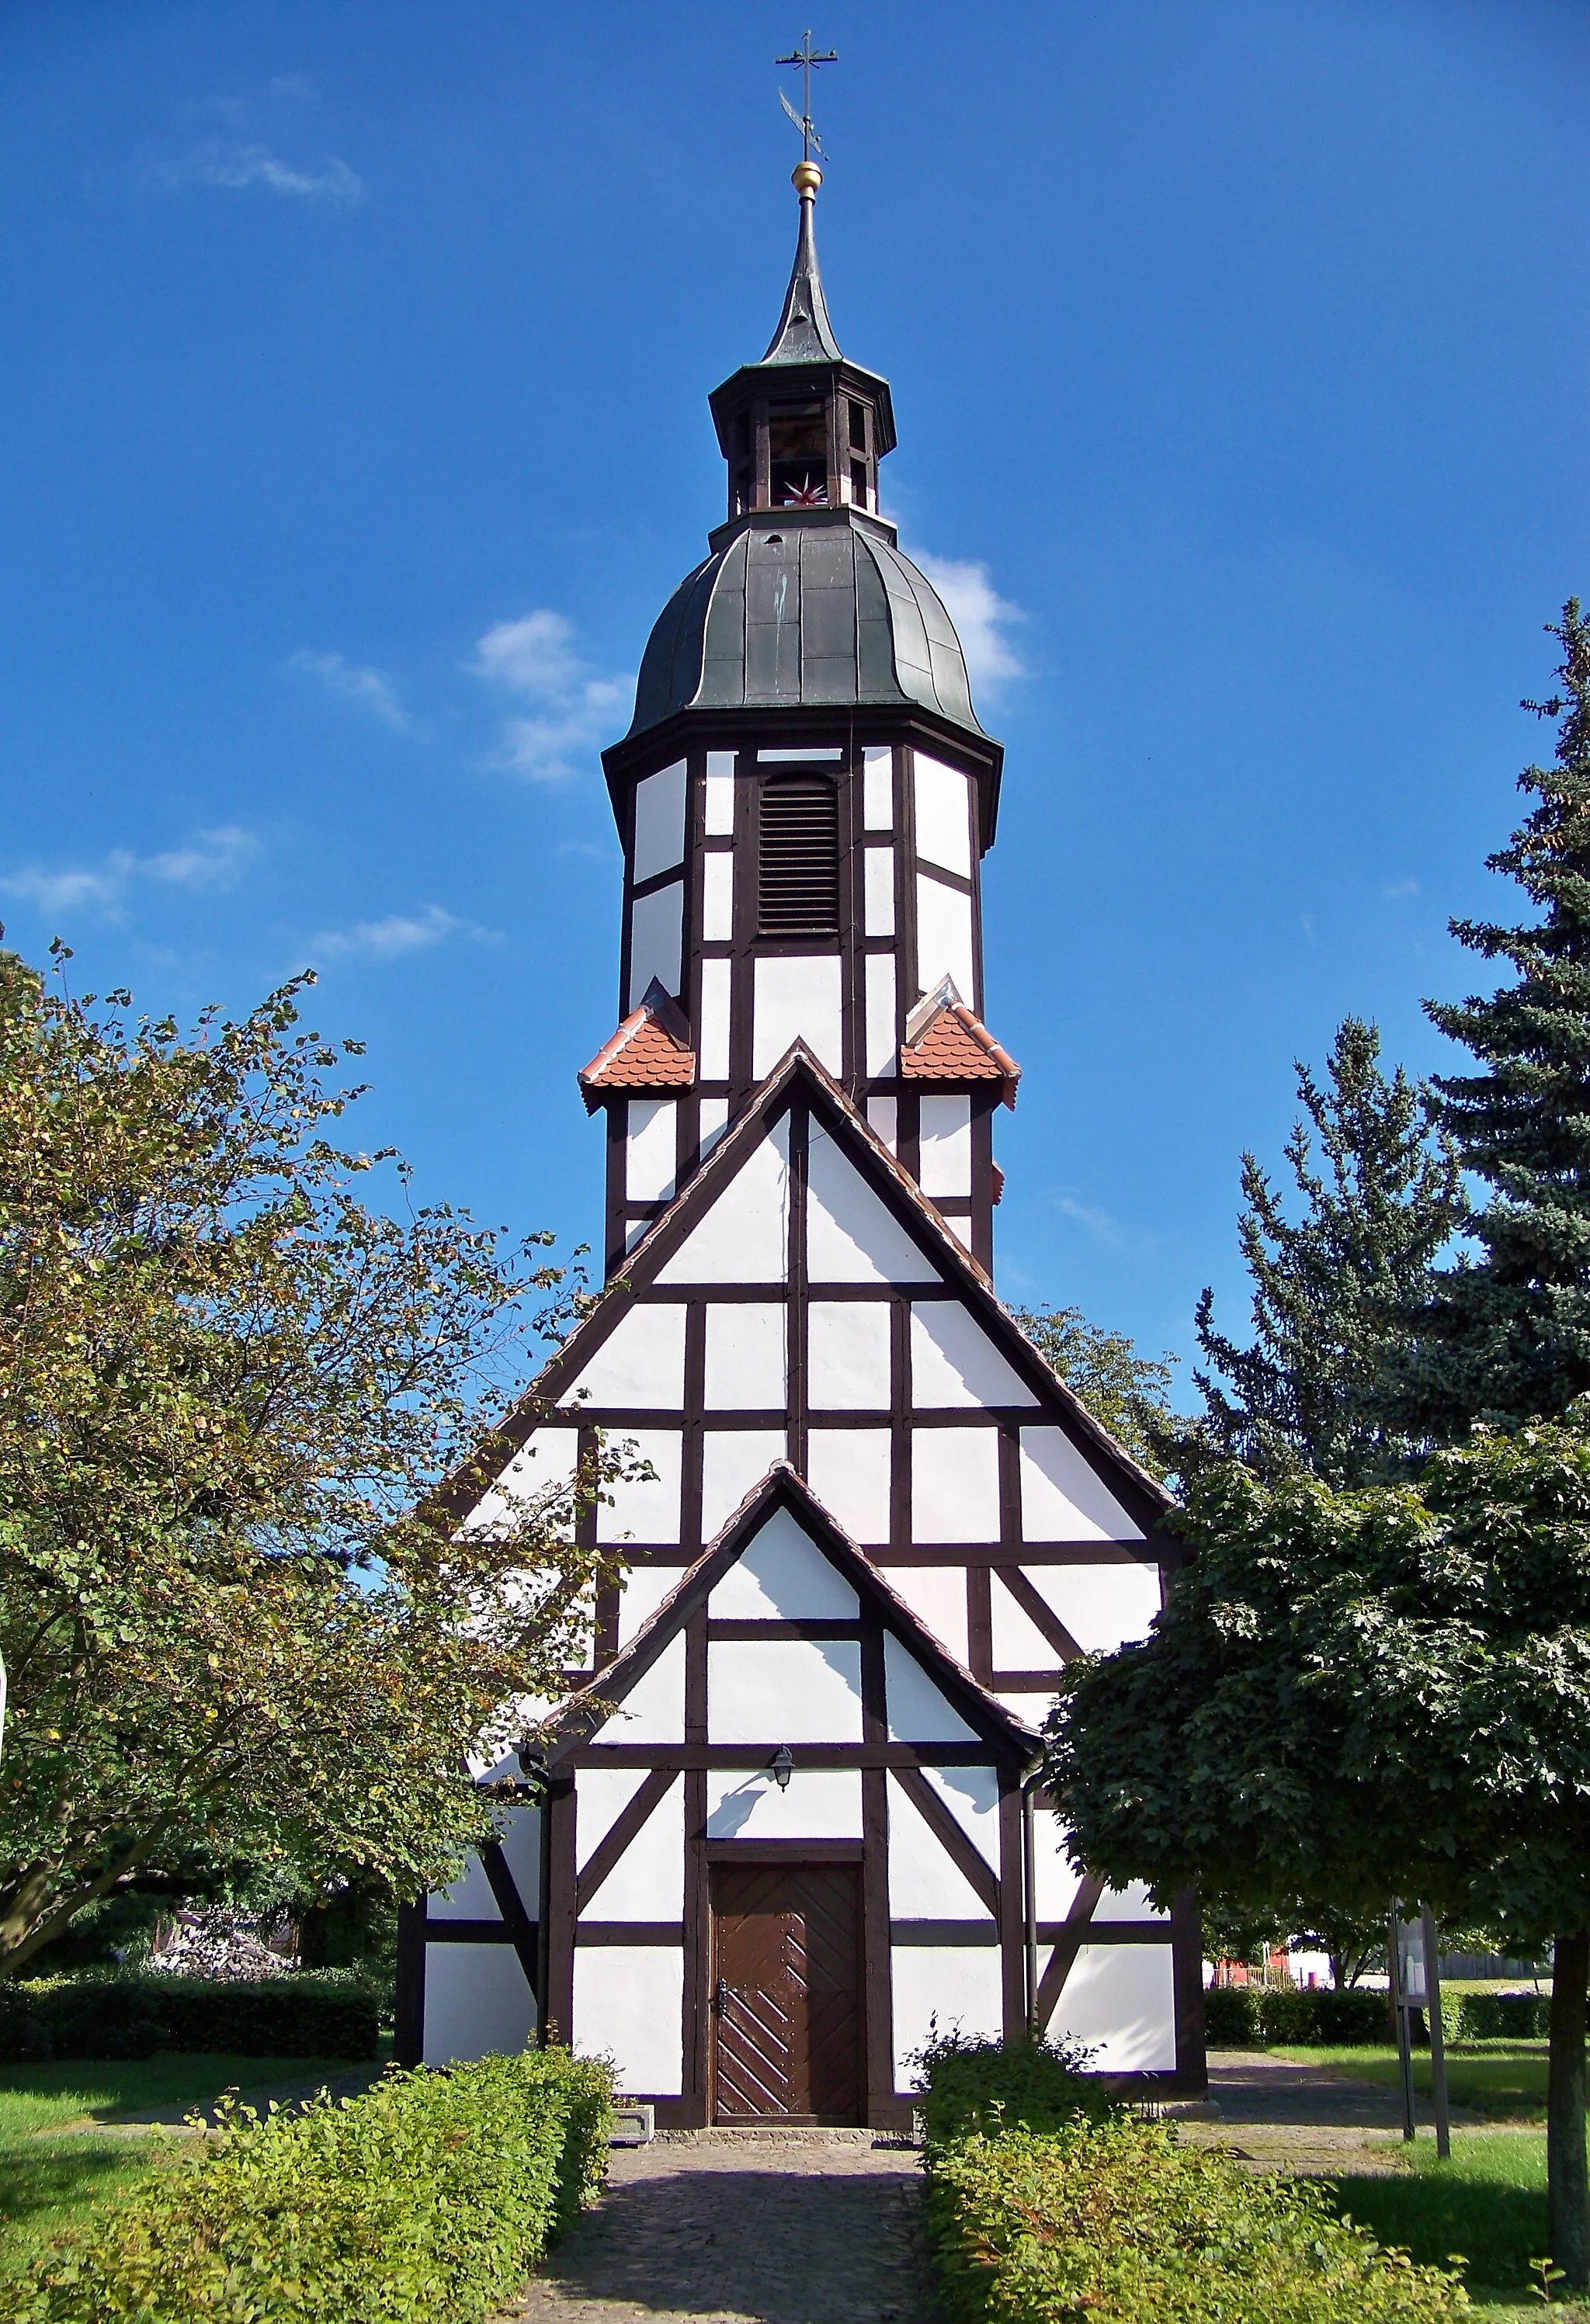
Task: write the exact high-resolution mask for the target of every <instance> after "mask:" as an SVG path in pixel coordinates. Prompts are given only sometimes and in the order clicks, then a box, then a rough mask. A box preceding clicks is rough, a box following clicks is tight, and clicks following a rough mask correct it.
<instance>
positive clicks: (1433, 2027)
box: [1391, 1903, 1452, 2160]
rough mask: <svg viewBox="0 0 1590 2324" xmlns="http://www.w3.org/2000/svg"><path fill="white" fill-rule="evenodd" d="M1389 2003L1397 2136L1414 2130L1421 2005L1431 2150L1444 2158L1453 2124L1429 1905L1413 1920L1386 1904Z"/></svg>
mask: <svg viewBox="0 0 1590 2324" xmlns="http://www.w3.org/2000/svg"><path fill="white" fill-rule="evenodd" d="M1391 2006H1392V2008H1393V2009H1394V2011H1395V2012H1396V2018H1397V2056H1398V2061H1399V2063H1400V2067H1401V2070H1402V2135H1403V2137H1404V2138H1405V2139H1410V2138H1412V2137H1413V2135H1414V2134H1415V2126H1416V2117H1415V2114H1414V2106H1413V2015H1414V2012H1415V2011H1416V2010H1423V2011H1424V2013H1425V2017H1426V2021H1427V2023H1428V2026H1429V2035H1430V2082H1431V2088H1432V2095H1433V2097H1434V2100H1435V2116H1436V2153H1437V2154H1438V2155H1439V2156H1440V2157H1441V2158H1442V2159H1443V2160H1445V2159H1446V2157H1447V2155H1449V2154H1450V2153H1451V2152H1452V2129H1451V2122H1450V2118H1449V2116H1448V2112H1447V2040H1446V2034H1445V2032H1444V2030H1443V2028H1442V2024H1441V1970H1440V1957H1439V1949H1438V1941H1437V1932H1436V1916H1435V1914H1433V1913H1432V1912H1431V1910H1430V1908H1429V1906H1428V1904H1426V1905H1423V1906H1422V1907H1421V1908H1420V1911H1419V1918H1418V1919H1417V1920H1416V1921H1405V1920H1404V1919H1403V1918H1402V1910H1401V1906H1400V1904H1396V1903H1393V1904H1392V1906H1391Z"/></svg>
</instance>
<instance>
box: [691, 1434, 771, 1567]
mask: <svg viewBox="0 0 1590 2324" xmlns="http://www.w3.org/2000/svg"><path fill="white" fill-rule="evenodd" d="M787 1450H788V1439H787V1438H786V1436H785V1434H784V1432H783V1430H782V1429H781V1428H708V1429H707V1430H706V1431H705V1432H704V1433H703V1434H702V1438H701V1538H702V1540H703V1541H710V1540H711V1539H712V1537H713V1535H714V1534H716V1533H718V1532H720V1531H721V1529H722V1528H723V1527H724V1526H726V1524H727V1523H728V1521H729V1519H730V1518H731V1517H733V1516H734V1514H735V1510H736V1509H737V1508H739V1506H740V1504H741V1502H742V1501H743V1500H744V1498H745V1496H746V1494H747V1493H748V1492H749V1491H750V1490H751V1489H752V1487H753V1485H760V1484H761V1482H762V1480H763V1478H764V1477H765V1476H766V1474H767V1472H768V1471H769V1470H770V1469H771V1468H772V1465H773V1462H775V1461H781V1460H782V1459H783V1458H784V1455H785V1452H786V1451H787Z"/></svg>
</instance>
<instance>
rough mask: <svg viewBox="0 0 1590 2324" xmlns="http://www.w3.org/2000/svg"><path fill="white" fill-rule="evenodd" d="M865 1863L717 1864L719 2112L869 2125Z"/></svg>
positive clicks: (722, 2116)
mask: <svg viewBox="0 0 1590 2324" xmlns="http://www.w3.org/2000/svg"><path fill="white" fill-rule="evenodd" d="M860 1891H861V1881H860V1867H859V1866H857V1865H853V1864H791V1865H788V1866H786V1865H781V1864H716V1865H714V1867H713V1868H712V1904H713V1914H712V1932H713V1948H712V1950H713V1996H712V2028H713V2034H712V2052H713V2056H712V2095H713V2119H714V2120H715V2121H716V2122H756V2121H763V2122H765V2121H768V2120H769V2119H772V2120H794V2121H805V2122H833V2123H854V2124H859V2123H861V2122H862V2121H863V2119H864V2107H863V2104H862V2092H863V2087H864V2085H863V2078H862V1983H861V1964H862V1953H861V1893H860Z"/></svg>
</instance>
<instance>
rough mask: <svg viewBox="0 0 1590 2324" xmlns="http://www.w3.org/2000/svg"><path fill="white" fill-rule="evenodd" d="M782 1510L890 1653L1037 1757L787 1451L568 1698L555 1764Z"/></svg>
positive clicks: (1034, 1740)
mask: <svg viewBox="0 0 1590 2324" xmlns="http://www.w3.org/2000/svg"><path fill="white" fill-rule="evenodd" d="M781 1510H785V1511H788V1512H789V1514H790V1516H791V1517H793V1518H794V1520H795V1523H796V1524H797V1526H799V1527H800V1531H801V1533H802V1534H803V1535H805V1537H806V1538H807V1540H808V1541H809V1542H810V1543H811V1544H812V1545H814V1547H815V1548H816V1549H817V1551H818V1553H819V1554H820V1555H821V1556H822V1558H823V1559H824V1560H825V1562H826V1563H827V1565H828V1566H829V1567H830V1568H831V1569H832V1571H833V1572H834V1573H835V1574H836V1575H837V1577H838V1580H839V1581H840V1582H842V1583H843V1584H844V1585H845V1586H846V1588H847V1589H848V1590H850V1591H854V1593H855V1597H856V1599H857V1600H859V1602H860V1605H861V1607H862V1608H863V1609H864V1610H865V1611H868V1612H871V1613H873V1614H874V1615H876V1617H877V1618H878V1619H879V1620H880V1622H881V1623H882V1625H883V1634H884V1642H885V1653H886V1655H887V1656H888V1659H889V1661H890V1662H892V1663H895V1664H896V1665H898V1658H899V1657H901V1655H903V1656H904V1657H905V1658H906V1660H907V1662H908V1663H909V1664H910V1665H914V1667H915V1668H916V1669H917V1670H919V1671H920V1672H921V1673H922V1674H923V1675H924V1677H925V1678H926V1679H927V1680H928V1681H929V1683H930V1684H931V1685H932V1686H933V1687H934V1688H935V1689H936V1690H937V1691H938V1694H939V1695H941V1696H942V1697H943V1698H944V1699H945V1701H947V1702H948V1704H949V1706H950V1709H951V1711H953V1712H955V1713H956V1714H957V1717H958V1719H959V1720H963V1721H964V1722H965V1724H966V1728H967V1729H969V1730H970V1735H971V1738H973V1739H974V1740H975V1741H976V1742H980V1743H982V1744H984V1745H985V1746H986V1747H987V1748H990V1749H992V1750H994V1752H996V1753H997V1754H998V1755H999V1756H1000V1757H1002V1758H1008V1759H1009V1760H1011V1761H1012V1762H1013V1763H1015V1764H1017V1765H1020V1766H1023V1767H1024V1766H1028V1765H1030V1764H1031V1760H1032V1758H1033V1757H1034V1755H1035V1754H1036V1752H1037V1751H1038V1749H1039V1748H1040V1738H1039V1737H1038V1735H1037V1734H1036V1733H1035V1732H1034V1731H1033V1729H1031V1728H1030V1727H1028V1726H1026V1725H1024V1724H1023V1722H1022V1721H1021V1720H1019V1719H1017V1718H1015V1717H1014V1716H1013V1715H1012V1712H1010V1711H1007V1710H1006V1709H1005V1707H1004V1705H1003V1703H1002V1702H1001V1701H999V1700H998V1698H997V1697H996V1696H994V1695H992V1694H990V1693H989V1692H988V1691H987V1690H986V1688H985V1687H982V1686H979V1685H978V1683H977V1682H976V1680H975V1678H974V1677H973V1676H972V1674H971V1673H970V1671H968V1670H966V1668H965V1667H964V1665H961V1664H960V1663H958V1662H957V1661H956V1659H955V1657H954V1655H950V1654H948V1653H947V1652H946V1650H945V1648H944V1647H943V1646H940V1645H939V1643H938V1639H937V1638H936V1637H934V1636H933V1634H932V1632H931V1631H930V1630H929V1629H927V1628H925V1627H924V1625H923V1624H922V1622H921V1620H920V1618H919V1617H918V1616H917V1615H916V1614H914V1613H913V1612H912V1611H911V1608H910V1607H909V1606H908V1605H907V1604H906V1602H905V1600H904V1599H903V1598H901V1596H899V1594H898V1593H897V1592H896V1591H893V1590H892V1589H891V1588H890V1586H889V1584H888V1582H885V1580H884V1579H883V1575H882V1574H881V1573H880V1572H879V1571H878V1569H877V1567H876V1566H875V1565H874V1563H873V1562H872V1560H871V1558H870V1557H868V1556H867V1555H866V1554H865V1552H864V1551H863V1550H861V1549H858V1548H857V1547H856V1545H855V1542H853V1541H852V1540H851V1538H850V1536H849V1535H848V1534H846V1532H845V1530H844V1528H843V1527H842V1526H838V1525H837V1524H836V1523H835V1521H834V1519H833V1518H832V1517H830V1516H829V1515H828V1512H827V1509H825V1508H824V1507H823V1505H822V1503H821V1502H820V1501H819V1500H818V1498H817V1496H816V1494H815V1493H814V1492H812V1490H811V1489H810V1487H809V1485H807V1483H806V1482H805V1480H803V1479H802V1478H801V1477H800V1475H798V1473H797V1472H796V1471H795V1470H793V1469H792V1468H791V1467H790V1464H789V1462H787V1461H780V1462H776V1463H775V1464H774V1466H773V1467H772V1469H771V1470H770V1471H769V1472H768V1474H767V1475H766V1476H765V1477H764V1478H763V1480H762V1482H761V1483H760V1484H759V1485H758V1486H756V1488H755V1489H754V1490H753V1491H752V1492H750V1493H748V1494H747V1495H746V1497H745V1499H744V1500H743V1501H742V1502H741V1504H740V1506H739V1508H737V1509H736V1510H735V1514H734V1516H733V1517H731V1518H730V1519H729V1521H728V1523H727V1524H726V1526H724V1528H723V1530H722V1531H721V1532H720V1533H719V1534H718V1535H717V1536H716V1539H715V1540H714V1541H712V1542H711V1543H709V1544H708V1545H707V1548H706V1549H704V1550H703V1551H702V1553H701V1554H700V1556H699V1557H698V1559H697V1560H696V1562H695V1563H694V1564H693V1565H692V1566H690V1567H689V1569H688V1570H687V1571H686V1572H685V1573H684V1574H683V1575H682V1576H681V1577H680V1579H679V1582H678V1583H677V1584H676V1585H675V1587H674V1588H673V1589H672V1590H671V1591H670V1592H669V1594H668V1596H667V1597H666V1598H665V1599H664V1600H663V1601H662V1603H661V1605H660V1606H659V1607H658V1609H657V1610H656V1612H655V1613H654V1614H652V1616H651V1617H650V1618H649V1619H648V1620H647V1621H645V1622H644V1623H643V1624H642V1627H641V1628H640V1629H639V1630H637V1631H636V1633H635V1635H634V1637H633V1638H632V1639H631V1640H630V1642H629V1644H628V1646H625V1647H624V1648H623V1649H622V1651H621V1652H620V1653H619V1655H617V1656H616V1658H615V1660H614V1661H613V1662H612V1663H610V1664H609V1665H607V1667H606V1669H605V1670H604V1671H603V1673H602V1674H601V1676H600V1678H598V1679H597V1680H596V1683H594V1684H593V1685H592V1686H590V1687H588V1688H587V1689H585V1690H584V1691H583V1692H581V1693H579V1694H577V1695H575V1696H573V1697H572V1698H571V1699H570V1701H569V1702H568V1703H567V1704H566V1705H565V1706H564V1708H563V1710H562V1711H561V1712H560V1713H559V1717H558V1720H557V1721H556V1732H557V1735H558V1737H559V1740H558V1741H557V1742H556V1743H554V1744H553V1745H552V1746H551V1748H550V1760H551V1764H552V1765H553V1766H556V1765H557V1764H558V1762H559V1759H560V1758H563V1757H567V1756H568V1754H569V1752H571V1751H575V1750H578V1748H580V1747H581V1746H582V1745H583V1744H585V1743H587V1742H588V1741H589V1740H590V1739H591V1738H592V1736H593V1735H594V1734H595V1733H596V1730H597V1729H600V1728H601V1727H602V1726H604V1725H605V1723H606V1721H607V1720H608V1719H610V1718H611V1716H612V1715H613V1712H614V1711H615V1708H616V1707H618V1706H619V1705H621V1704H624V1703H626V1702H628V1701H630V1700H631V1698H632V1697H633V1695H634V1693H635V1692H637V1690H639V1691H641V1692H642V1693H644V1692H645V1688H646V1682H647V1681H648V1679H649V1678H650V1677H651V1674H652V1673H653V1671H655V1670H657V1669H659V1668H660V1666H661V1665H663V1664H664V1662H665V1661H667V1660H668V1659H669V1658H670V1656H677V1655H678V1653H679V1650H680V1647H681V1646H682V1636H683V1631H684V1628H685V1625H686V1623H687V1622H688V1621H689V1618H690V1617H691V1615H692V1614H694V1613H695V1612H696V1611H697V1610H698V1608H700V1607H702V1606H704V1605H705V1604H706V1602H707V1600H708V1599H709V1598H710V1597H711V1595H712V1593H713V1591H715V1590H716V1587H717V1586H718V1584H719V1583H720V1582H723V1581H724V1580H725V1579H726V1577H727V1576H728V1575H729V1574H730V1573H731V1572H732V1571H733V1569H734V1568H735V1565H736V1564H738V1563H740V1561H741V1560H742V1558H743V1557H744V1555H745V1554H746V1552H747V1550H749V1549H750V1548H752V1546H753V1545H754V1543H755V1542H756V1540H757V1538H758V1536H759V1535H761V1534H762V1533H763V1530H764V1528H765V1527H766V1526H767V1525H768V1523H769V1520H770V1519H771V1518H773V1517H776V1515H777V1514H778V1513H779V1512H780V1511H781ZM891 1648H892V1651H891ZM624 1739H625V1740H627V1739H629V1738H627V1737H626V1738H624ZM917 1739H919V1740H920V1739H923V1738H917ZM945 1739H947V1740H948V1739H954V1738H945Z"/></svg>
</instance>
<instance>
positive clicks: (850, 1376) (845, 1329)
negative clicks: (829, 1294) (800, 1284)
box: [806, 1299, 891, 1412]
mask: <svg viewBox="0 0 1590 2324" xmlns="http://www.w3.org/2000/svg"><path fill="white" fill-rule="evenodd" d="M806 1312H807V1342H806V1350H807V1352H806V1392H807V1400H808V1402H809V1405H810V1406H811V1409H812V1410H813V1411H814V1412H887V1411H888V1410H889V1407H890V1401H891V1390H890V1379H891V1368H890V1357H889V1339H890V1333H889V1303H888V1301H887V1300H885V1299H867V1300H861V1299H846V1300H839V1299H814V1300H813V1301H812V1303H811V1305H810V1306H809V1308H808V1309H807V1311H806Z"/></svg>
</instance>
